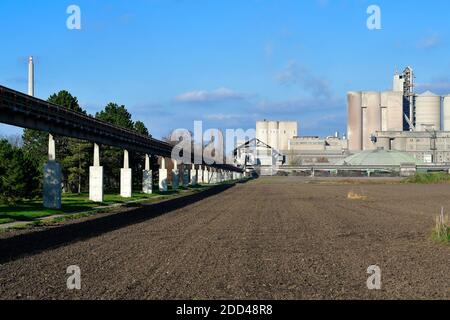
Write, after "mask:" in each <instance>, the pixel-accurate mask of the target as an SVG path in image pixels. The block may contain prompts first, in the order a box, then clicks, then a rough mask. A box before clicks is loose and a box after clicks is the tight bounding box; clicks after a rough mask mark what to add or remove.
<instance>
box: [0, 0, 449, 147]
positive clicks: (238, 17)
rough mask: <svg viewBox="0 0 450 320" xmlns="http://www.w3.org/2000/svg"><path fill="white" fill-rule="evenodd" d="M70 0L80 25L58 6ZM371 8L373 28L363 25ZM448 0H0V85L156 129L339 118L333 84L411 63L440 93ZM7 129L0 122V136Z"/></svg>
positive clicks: (366, 84) (342, 125)
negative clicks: (71, 98) (69, 100)
mask: <svg viewBox="0 0 450 320" xmlns="http://www.w3.org/2000/svg"><path fill="white" fill-rule="evenodd" d="M71 4H75V5H78V6H79V7H80V8H81V14H82V16H81V23H82V29H81V30H68V29H67V28H66V20H67V18H68V17H69V15H68V14H67V13H66V9H67V7H68V6H69V5H71ZM371 4H376V5H378V6H379V7H380V8H381V14H382V16H381V19H382V20H381V21H382V29H381V30H369V29H368V28H367V27H366V20H367V18H368V14H367V13H366V10H367V7H368V6H369V5H371ZM449 12H450V2H449V1H448V0H430V1H427V2H419V1H414V2H410V1H406V0H398V1H392V0H386V1H384V0H383V1H381V0H371V1H364V0H302V1H299V0H133V1H129V0H109V1H100V0H72V1H61V0H58V1H54V0H51V1H50V0H41V1H32V0H2V1H0V28H1V30H2V42H1V43H2V48H1V50H0V84H1V85H4V86H7V87H10V88H13V89H16V90H19V91H23V92H25V91H26V88H27V84H26V77H27V56H29V55H33V56H34V57H35V60H36V96H37V97H39V98H44V99H46V98H47V97H48V96H49V95H50V94H51V93H54V92H57V91H59V90H63V89H65V90H68V91H70V92H71V93H72V94H74V95H75V96H77V98H78V100H79V101H80V103H81V105H82V106H83V107H84V108H85V109H86V110H87V111H88V112H89V113H95V112H97V111H100V110H101V109H102V108H103V107H104V106H105V105H106V104H107V103H108V102H116V103H119V104H124V105H126V106H127V108H128V109H129V110H130V112H131V113H132V114H133V117H134V120H142V121H143V122H144V123H145V124H146V125H147V127H148V128H149V129H150V131H151V133H152V134H153V135H154V136H155V137H158V138H159V137H161V136H163V135H166V134H167V133H168V132H169V131H170V129H173V128H186V129H192V126H193V121H194V120H203V121H204V127H205V129H206V128H211V127H219V128H243V129H247V128H254V126H255V121H256V120H259V119H264V118H266V119H276V120H297V121H299V124H300V134H301V135H321V136H325V135H328V134H333V133H334V132H335V131H340V132H344V131H345V130H346V113H347V110H346V92H347V91H351V90H387V89H390V87H391V82H392V75H393V72H394V69H395V67H397V68H399V69H402V68H403V67H405V66H407V65H411V66H412V67H413V68H414V69H415V72H416V77H417V79H416V81H417V82H418V85H419V87H418V88H417V90H418V91H420V90H425V89H432V90H434V91H436V92H438V93H442V94H444V93H450V59H449V55H448V53H449V52H450V50H449V49H450V43H449V31H450V28H449V27H450V26H449V22H448V14H449ZM19 132H20V130H19V129H17V128H12V127H8V126H4V125H0V135H5V134H14V133H19Z"/></svg>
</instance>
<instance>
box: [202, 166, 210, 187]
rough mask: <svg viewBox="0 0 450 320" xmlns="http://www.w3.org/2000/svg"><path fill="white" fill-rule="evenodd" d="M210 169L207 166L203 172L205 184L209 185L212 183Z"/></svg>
mask: <svg viewBox="0 0 450 320" xmlns="http://www.w3.org/2000/svg"><path fill="white" fill-rule="evenodd" d="M209 170H210V169H209V168H208V167H207V166H205V169H204V170H203V183H205V184H209V183H210V181H209V180H210V175H209Z"/></svg>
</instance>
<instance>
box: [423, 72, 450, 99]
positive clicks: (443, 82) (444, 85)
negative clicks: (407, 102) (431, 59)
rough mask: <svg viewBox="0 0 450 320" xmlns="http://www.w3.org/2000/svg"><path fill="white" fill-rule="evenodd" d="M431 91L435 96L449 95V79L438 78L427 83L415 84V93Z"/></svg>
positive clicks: (445, 77)
mask: <svg viewBox="0 0 450 320" xmlns="http://www.w3.org/2000/svg"><path fill="white" fill-rule="evenodd" d="M428 90H429V91H432V92H434V93H436V94H441V95H447V94H449V93H450V77H447V76H444V77H438V78H434V79H433V80H432V81H431V82H429V83H418V84H416V91H417V92H423V91H428Z"/></svg>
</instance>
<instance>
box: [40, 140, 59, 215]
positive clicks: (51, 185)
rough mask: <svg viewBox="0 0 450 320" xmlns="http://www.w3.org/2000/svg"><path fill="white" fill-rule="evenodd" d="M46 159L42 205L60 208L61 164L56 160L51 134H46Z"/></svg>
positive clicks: (49, 207) (48, 207)
mask: <svg viewBox="0 0 450 320" xmlns="http://www.w3.org/2000/svg"><path fill="white" fill-rule="evenodd" d="M48 160H49V161H48V162H47V163H46V164H45V166H44V183H43V191H44V197H43V198H44V207H45V208H47V209H61V193H62V185H61V183H62V175H61V165H60V164H59V163H58V162H56V145H55V140H54V139H53V136H52V135H51V134H49V135H48Z"/></svg>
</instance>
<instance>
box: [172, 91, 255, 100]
mask: <svg viewBox="0 0 450 320" xmlns="http://www.w3.org/2000/svg"><path fill="white" fill-rule="evenodd" d="M247 97H248V95H247V94H244V93H240V92H236V91H233V90H231V89H228V88H219V89H216V90H213V91H203V90H198V91H190V92H186V93H183V94H181V95H179V96H177V97H176V98H175V101H177V102H182V103H204V102H222V101H229V100H243V99H245V98H247Z"/></svg>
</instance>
